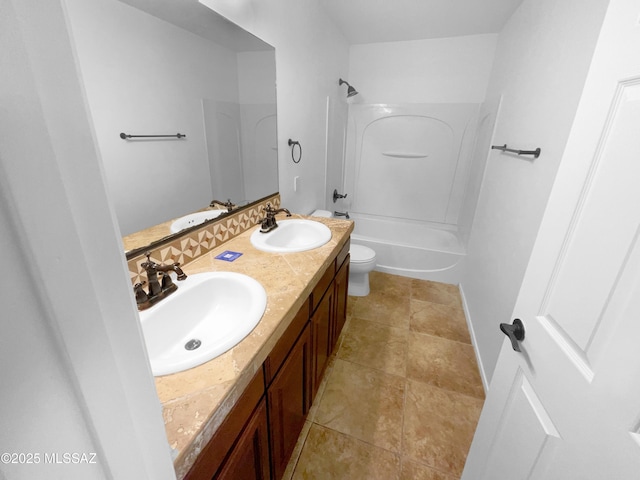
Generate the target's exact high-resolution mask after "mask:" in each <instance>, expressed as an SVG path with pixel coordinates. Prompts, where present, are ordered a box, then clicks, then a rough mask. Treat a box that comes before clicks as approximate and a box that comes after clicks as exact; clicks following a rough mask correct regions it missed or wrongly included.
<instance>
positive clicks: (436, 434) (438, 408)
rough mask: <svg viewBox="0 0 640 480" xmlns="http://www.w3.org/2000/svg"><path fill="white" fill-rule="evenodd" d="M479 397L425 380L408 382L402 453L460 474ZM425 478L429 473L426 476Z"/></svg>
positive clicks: (435, 466) (456, 474) (454, 474)
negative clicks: (449, 389) (427, 382)
mask: <svg viewBox="0 0 640 480" xmlns="http://www.w3.org/2000/svg"><path fill="white" fill-rule="evenodd" d="M482 403H483V402H482V400H479V399H476V398H472V397H468V396H466V395H461V394H458V393H455V392H449V391H447V390H443V389H441V388H437V387H433V386H430V385H427V384H424V383H420V382H414V381H409V382H408V383H407V401H406V407H405V418H404V432H403V456H406V457H409V458H410V459H413V460H417V461H419V462H421V463H424V464H427V465H429V466H432V467H433V468H435V469H436V470H438V471H440V472H450V474H451V475H453V476H459V475H460V474H461V473H462V469H463V468H464V462H465V460H466V457H467V452H468V450H469V446H470V445H471V440H472V439H473V434H474V431H475V427H476V423H477V421H478V417H479V416H480V410H481V409H482ZM427 478H428V477H427Z"/></svg>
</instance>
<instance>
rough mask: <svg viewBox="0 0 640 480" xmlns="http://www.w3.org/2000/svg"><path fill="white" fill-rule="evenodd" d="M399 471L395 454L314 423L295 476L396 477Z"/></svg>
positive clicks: (299, 479) (303, 479) (298, 479)
mask: <svg viewBox="0 0 640 480" xmlns="http://www.w3.org/2000/svg"><path fill="white" fill-rule="evenodd" d="M399 471H400V460H399V458H398V456H397V455H396V454H393V453H391V452H388V451H386V450H383V449H381V448H378V447H374V446H373V445H369V444H367V443H365V442H361V441H359V440H356V439H354V438H351V437H349V436H347V435H343V434H341V433H339V432H336V431H334V430H331V429H328V428H324V427H322V426H320V425H315V424H314V425H312V426H311V430H310V431H309V435H308V436H307V440H306V442H305V444H304V447H303V449H302V453H301V455H300V458H299V460H298V464H297V465H296V469H295V472H294V474H293V479H294V480H394V479H396V480H397V479H398V478H399V473H400V472H399Z"/></svg>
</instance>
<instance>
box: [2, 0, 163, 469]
mask: <svg viewBox="0 0 640 480" xmlns="http://www.w3.org/2000/svg"><path fill="white" fill-rule="evenodd" d="M0 6H1V8H2V28H1V29H0V48H2V50H3V54H2V55H1V56H0V71H2V72H3V74H2V75H0V129H1V130H2V132H3V141H2V142H0V197H1V202H0V203H1V204H2V208H0V224H1V225H2V228H1V229H0V232H1V233H0V243H1V245H2V246H1V248H2V252H3V254H4V255H5V256H6V257H7V258H5V259H4V266H5V268H6V269H7V271H6V272H4V274H3V275H2V277H1V279H0V283H1V285H2V288H0V305H1V306H2V314H1V315H0V326H1V331H2V335H1V336H0V342H1V345H0V362H1V363H2V368H1V369H0V385H2V388H1V389H0V391H1V394H0V395H1V397H2V398H1V401H2V406H3V408H2V412H1V413H0V424H1V425H2V429H0V452H16V453H28V452H32V453H40V454H41V455H44V454H45V453H59V454H63V453H74V452H75V453H92V452H95V453H97V456H96V460H97V462H98V463H97V464H96V465H88V466H87V468H85V467H84V466H79V465H68V466H64V465H56V464H54V465H52V464H47V463H45V462H44V457H41V463H40V464H37V465H29V464H11V465H4V464H2V465H0V467H1V469H2V472H3V474H2V475H0V476H3V478H4V477H6V478H7V480H9V479H10V480H21V479H28V480H31V479H33V478H68V479H83V480H89V479H91V480H93V479H102V478H140V479H154V480H155V479H158V480H160V479H169V478H175V474H174V472H173V466H172V463H171V456H170V454H169V449H168V445H167V441H166V437H165V432H164V424H163V421H162V414H161V407H160V403H159V401H158V398H157V395H156V393H155V385H154V382H153V378H152V377H151V373H150V368H149V364H148V360H147V358H146V354H145V351H144V346H143V341H142V336H141V332H140V325H139V322H138V319H137V315H136V313H135V303H134V298H133V294H132V291H131V284H130V281H129V278H128V272H127V271H126V265H125V260H124V254H123V252H122V243H121V241H120V238H119V235H118V232H117V227H116V221H115V217H114V215H113V211H112V208H111V205H110V203H109V200H108V196H107V193H106V187H105V183H104V180H103V176H102V172H101V164H100V162H99V159H98V156H97V152H96V148H95V139H94V138H93V136H92V131H91V128H90V122H89V117H88V111H87V109H86V104H85V103H84V102H85V99H84V97H83V94H82V87H81V85H80V82H79V80H78V72H77V70H76V64H75V59H74V52H73V49H72V46H71V42H70V35H69V32H68V25H67V18H66V15H65V5H64V4H63V2H61V1H50V2H45V3H42V2H40V1H38V0H33V1H32V0H16V1H14V2H11V1H7V0H3V1H2V3H1V4H0Z"/></svg>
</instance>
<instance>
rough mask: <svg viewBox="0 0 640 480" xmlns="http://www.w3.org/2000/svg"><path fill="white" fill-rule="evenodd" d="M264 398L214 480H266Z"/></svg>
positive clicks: (265, 414)
mask: <svg viewBox="0 0 640 480" xmlns="http://www.w3.org/2000/svg"><path fill="white" fill-rule="evenodd" d="M268 429H269V427H268V423H267V406H266V403H265V400H264V398H263V399H262V401H261V402H260V404H259V405H258V408H257V409H256V411H255V412H254V413H253V415H252V416H251V418H250V419H249V422H248V423H247V425H246V426H245V428H244V431H243V432H242V434H241V435H240V437H239V438H238V441H237V442H236V444H235V446H234V447H233V450H232V451H231V453H230V454H229V457H228V458H227V460H226V461H225V463H224V465H223V466H222V468H221V470H220V472H219V473H218V474H217V475H216V476H215V477H214V478H215V479H216V480H239V479H242V480H268V479H270V478H271V472H270V470H269V437H268V435H269V434H268Z"/></svg>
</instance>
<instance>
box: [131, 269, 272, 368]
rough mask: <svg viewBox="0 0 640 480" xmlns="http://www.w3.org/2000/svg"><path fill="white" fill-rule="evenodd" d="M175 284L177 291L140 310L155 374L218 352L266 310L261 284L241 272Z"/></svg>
mask: <svg viewBox="0 0 640 480" xmlns="http://www.w3.org/2000/svg"><path fill="white" fill-rule="evenodd" d="M175 283H176V285H178V290H177V291H176V292H174V293H173V294H171V295H170V296H168V297H167V298H165V299H164V300H161V301H160V302H159V303H157V304H156V305H154V306H153V307H151V308H149V309H148V310H144V311H142V312H140V321H141V323H142V332H143V334H144V340H145V343H146V344H147V353H148V355H149V359H150V361H151V370H152V371H153V374H154V375H155V376H159V375H167V374H170V373H176V372H180V371H182V370H187V369H189V368H192V367H195V366H198V365H200V364H202V363H205V362H207V361H209V360H211V359H212V358H215V357H217V356H218V355H221V354H223V353H224V352H226V351H227V350H229V349H230V348H232V347H233V346H235V345H236V344H238V343H239V342H240V341H241V340H242V339H243V338H244V337H246V336H247V335H248V334H249V333H250V332H251V331H252V330H253V329H254V327H255V326H256V325H257V324H258V322H259V321H260V319H261V318H262V314H263V313H264V310H265V308H266V306H267V294H266V292H265V290H264V288H263V287H262V285H260V283H258V282H257V281H256V280H254V279H253V278H251V277H248V276H247V275H243V274H241V273H233V272H210V273H198V274H194V275H189V277H187V279H186V280H183V281H181V282H180V281H176V282H175ZM198 342H200V345H199V346H197V347H196V348H193V347H194V346H195V345H197V344H198ZM189 348H192V349H191V350H190V349H189Z"/></svg>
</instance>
